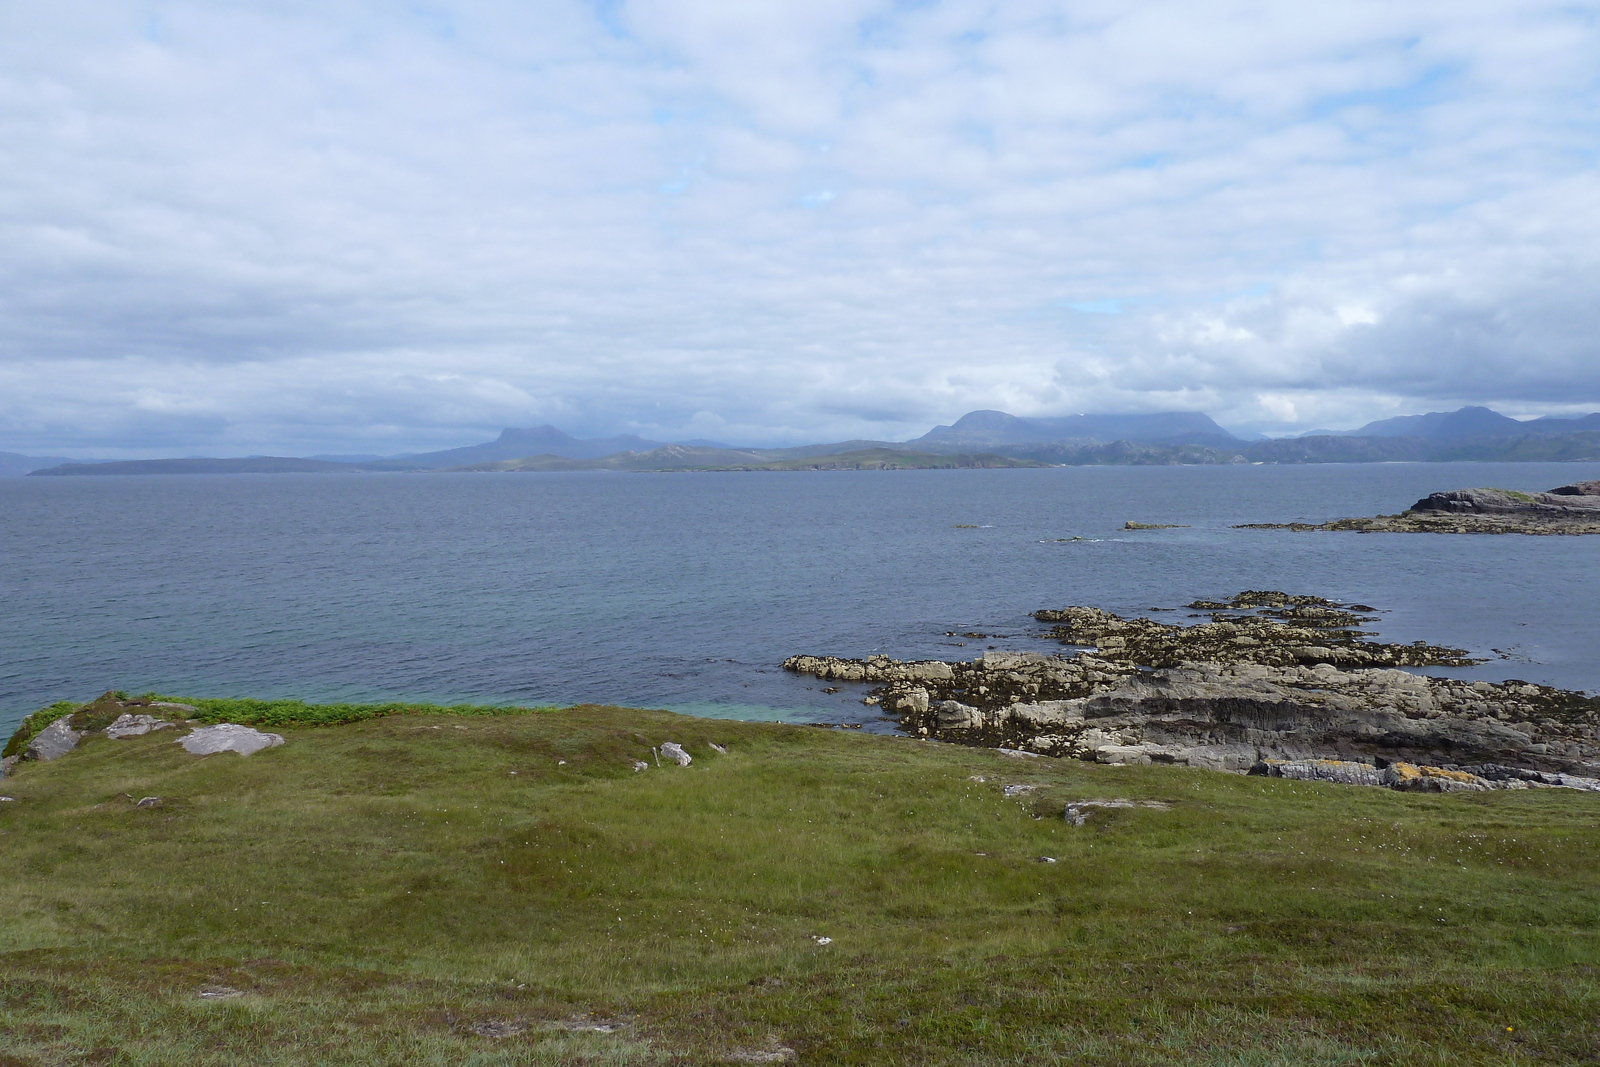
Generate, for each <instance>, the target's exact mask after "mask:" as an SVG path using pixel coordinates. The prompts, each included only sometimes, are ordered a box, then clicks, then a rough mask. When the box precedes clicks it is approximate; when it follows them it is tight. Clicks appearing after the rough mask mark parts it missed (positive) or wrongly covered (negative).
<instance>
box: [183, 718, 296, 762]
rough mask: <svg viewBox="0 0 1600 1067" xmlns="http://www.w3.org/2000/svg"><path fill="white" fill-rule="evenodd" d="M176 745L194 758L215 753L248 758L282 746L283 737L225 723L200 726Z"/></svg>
mask: <svg viewBox="0 0 1600 1067" xmlns="http://www.w3.org/2000/svg"><path fill="white" fill-rule="evenodd" d="M176 743H177V744H180V745H182V746H183V749H184V751H185V752H189V753H192V754H194V755H196V756H209V755H212V754H213V753H217V752H237V753H239V755H241V756H248V755H250V753H252V752H260V751H261V750H262V749H264V748H274V747H276V746H278V745H281V744H283V737H282V736H281V735H279V734H264V733H262V732H261V731H260V730H256V729H253V728H251V727H249V726H238V725H235V724H234V723H231V722H225V723H221V724H219V725H217V726H202V727H200V729H198V730H195V731H194V732H192V733H190V734H189V735H188V736H186V737H181V738H179V739H178V741H177V742H176Z"/></svg>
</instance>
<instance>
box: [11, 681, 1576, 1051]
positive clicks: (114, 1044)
mask: <svg viewBox="0 0 1600 1067" xmlns="http://www.w3.org/2000/svg"><path fill="white" fill-rule="evenodd" d="M188 702H189V703H193V704H196V705H197V706H200V707H202V708H203V709H204V717H206V718H208V719H210V718H218V719H220V718H232V719H233V720H234V721H240V720H241V719H246V718H247V716H246V715H243V714H240V711H241V710H243V711H249V710H250V709H251V708H255V709H257V711H259V713H260V715H261V717H259V718H257V719H255V720H254V721H257V722H261V723H270V724H272V725H273V728H274V729H277V730H278V731H279V732H281V733H283V734H284V735H285V737H287V738H288V744H286V745H284V746H282V747H280V748H276V749H271V750H268V751H265V752H261V753H258V754H257V755H254V756H251V757H248V758H241V757H238V756H235V755H232V754H224V755H219V756H212V757H206V758H203V759H202V758H196V757H192V756H189V755H187V754H186V753H184V752H183V750H182V749H181V748H179V747H178V746H176V745H174V744H172V740H173V734H172V733H171V732H161V733H156V734H152V735H148V736H146V737H142V738H136V739H133V740H129V741H120V742H117V741H108V740H105V739H98V740H91V741H89V742H88V743H87V744H86V745H85V747H84V748H83V749H82V750H81V751H79V752H76V753H73V754H71V755H69V756H67V757H64V758H62V759H60V760H57V761H54V762H52V763H47V764H28V765H24V766H23V767H22V768H21V770H20V772H19V773H18V774H17V775H16V776H15V777H13V778H9V779H5V780H4V782H3V784H0V792H3V793H4V794H5V795H8V796H12V797H15V798H16V801H15V802H14V803H3V804H0V856H3V857H4V862H3V863H0V895H3V899H4V900H5V901H6V904H7V907H6V908H5V910H4V912H3V917H0V1035H4V1036H3V1038H0V1050H3V1051H0V1067H17V1065H30V1067H31V1065H45V1064H49V1065H55V1064H78V1063H105V1064H120V1065H129V1067H133V1065H157V1064H160V1065H169V1064H178V1063H181V1064H186V1065H188V1064H194V1065H245V1064H248V1065H251V1067H262V1065H279V1064H282V1065H289V1064H294V1065H300V1064H329V1065H345V1064H352V1065H353V1064H361V1065H369V1064H374V1065H375V1064H383V1065H389V1064H393V1065H397V1067H398V1065H408V1067H409V1065H416V1064H473V1065H484V1067H488V1065H502V1064H503V1065H511V1064H576V1063H594V1064H667V1063H675V1064H676V1063H683V1064H689V1063H714V1062H722V1061H724V1060H725V1059H726V1057H727V1056H728V1055H729V1054H730V1053H731V1052H733V1051H735V1050H746V1051H759V1050H764V1049H769V1048H774V1047H776V1046H778V1045H783V1046H787V1047H790V1048H793V1049H796V1050H797V1051H798V1052H799V1056H800V1062H801V1063H813V1064H830V1065H832V1064H838V1065H845V1064H874V1065H876V1064H905V1065H924V1064H950V1065H978V1064H1007V1065H1011V1064H1105V1065H1112V1064H1117V1065H1123V1064H1203V1065H1223V1064H1227V1065H1267V1064H1284V1065H1289V1064H1293V1065H1301V1064H1318V1065H1321V1064H1326V1065H1345V1064H1386V1065H1387V1064H1393V1065H1401V1064H1404V1065H1408V1067H1409V1065H1418V1064H1439V1065H1443V1064H1451V1065H1460V1064H1496V1065H1499V1064H1571V1063H1581V1062H1600V1060H1597V1059H1596V1055H1597V1049H1600V1024H1597V1022H1596V1020H1597V1019H1600V829H1597V820H1596V816H1597V815H1600V796H1596V795H1592V794H1583V793H1576V792H1571V791H1565V790H1530V791H1518V792H1495V793H1486V794H1468V795H1447V796H1427V795H1413V794H1400V793H1391V792H1386V791H1382V790H1365V789H1357V788H1350V787H1340V786H1333V785H1318V784H1313V783H1298V782H1291V781H1284V780H1275V779H1260V778H1245V777H1238V776H1232V775H1225V774H1216V773H1210V772H1205V771H1194V770H1188V769H1177V768H1161V767H1097V766H1093V765H1087V764H1083V763H1077V762H1070V761H1055V760H1027V761H1019V760H1011V759H1007V758H1006V757H1003V756H1001V755H999V754H997V753H994V752H990V751H985V750H979V749H968V748H960V747H956V746H948V745H939V744H931V743H925V742H916V741H911V740H905V739H899V738H885V737H873V736H862V735H860V734H857V733H854V732H845V731H827V730H819V729H814V728H805V727H792V726H777V725H763V724H754V723H740V722H724V721H716V720H706V719H692V718H685V717H680V716H674V715H670V714H667V713H663V712H646V711H633V710H625V709H618V708H599V707H581V708H573V709H567V710H561V711H555V710H543V711H530V712H526V713H521V714H511V713H508V712H507V711H506V709H496V710H495V713H493V714H476V715H467V714H424V713H420V712H417V711H414V710H412V711H409V713H405V714H400V713H389V714H384V715H381V716H377V717H361V718H360V719H359V721H353V722H347V721H345V720H344V719H343V718H341V714H342V713H328V714H327V715H326V716H325V718H326V720H327V721H335V722H343V723H344V724H343V725H332V726H318V727H306V726H292V725H285V723H289V722H305V721H308V716H309V719H310V720H311V721H317V716H320V715H322V714H323V713H322V712H317V711H315V709H312V712H310V713H302V714H301V717H300V718H295V717H294V715H291V714H290V712H291V711H293V710H294V709H293V708H291V707H290V706H287V705H277V704H260V705H255V704H251V705H245V704H236V703H228V704H223V703H222V702H202V701H193V700H191V701H188ZM299 707H300V708H302V709H304V708H305V706H304V705H300V706H299ZM272 708H277V709H278V710H277V711H275V712H274V711H270V710H268V709H272ZM401 710H406V709H398V708H397V709H391V712H395V711H401ZM273 715H277V716H279V717H278V718H276V719H275V718H272V717H271V716H273ZM667 740H673V741H678V742H680V743H682V744H684V745H686V746H687V747H688V749H689V751H690V752H691V753H693V755H694V757H695V761H694V764H693V765H692V766H690V767H687V768H678V767H676V766H672V765H670V764H668V765H667V766H663V767H661V768H659V769H658V768H656V767H655V766H653V765H652V766H651V768H650V769H649V770H648V771H645V772H639V773H636V772H634V771H633V770H632V769H631V761H632V760H634V759H640V758H642V759H644V760H646V761H648V762H651V763H652V764H653V763H654V760H653V757H652V756H651V752H650V750H651V747H652V746H653V745H658V744H660V743H661V742H662V741H667ZM713 741H714V742H718V743H721V744H724V745H727V746H728V747H729V753H728V755H726V756H722V755H718V754H716V753H714V752H713V751H712V750H711V748H710V747H709V744H708V742H713ZM563 760H564V761H565V763H562V762H561V761H563ZM513 772H515V773H513ZM972 776H981V777H984V778H986V779H987V781H985V782H975V781H972V780H971V778H972ZM1010 783H1028V784H1033V785H1035V786H1037V791H1036V792H1034V793H1033V794H1031V795H1027V796H1022V797H1016V798H1006V797H1003V796H1002V795H1001V787H1002V786H1003V785H1005V784H1010ZM147 796H159V797H161V798H163V799H162V801H161V802H160V803H159V804H157V805H152V806H147V807H138V806H137V805H136V803H135V802H136V801H137V800H138V799H139V798H141V797H147ZM1112 797H1130V798H1135V799H1150V800H1160V801H1164V802H1166V803H1168V804H1170V805H1171V808H1170V810H1165V811H1162V810H1153V809H1147V808H1139V809H1111V810H1099V811H1096V812H1095V813H1094V814H1093V815H1092V816H1091V819H1090V823H1089V825H1087V826H1084V827H1081V828H1074V827H1072V826H1070V825H1068V824H1067V823H1066V822H1065V821H1064V820H1063V819H1062V818H1061V817H1060V816H1061V811H1062V806H1063V805H1064V804H1065V802H1066V801H1067V800H1078V799H1091V798H1112ZM979 853H983V855H979ZM1042 856H1050V857H1053V858H1054V859H1055V860H1056V862H1055V863H1041V862H1038V859H1039V857H1042ZM816 937H830V938H832V939H833V941H832V943H831V944H829V945H826V946H824V945H819V944H818V943H817V942H816V941H815V940H814V938H816ZM207 984H211V985H225V986H230V987H233V988H235V989H238V990H241V991H243V992H244V995H243V996H239V997H235V998H230V999H225V1000H216V1001H213V1000H205V999H202V998H200V997H199V996H198V995H197V994H198V991H199V989H200V987H201V986H203V985H207ZM585 1019H589V1020H593V1019H609V1020H616V1021H619V1022H620V1023H622V1024H624V1025H622V1026H621V1028H620V1029H618V1030H617V1032H615V1033H609V1034H602V1033H579V1032H571V1031H568V1030H562V1029H557V1028H555V1027H554V1026H553V1025H552V1024H556V1023H560V1022H561V1021H563V1020H580V1021H581V1020H585ZM492 1021H497V1022H501V1023H510V1024H516V1026H520V1027H525V1028H526V1029H525V1030H524V1031H523V1032H521V1033H517V1034H514V1035H512V1036H505V1037H484V1036H479V1035H478V1034H477V1033H475V1032H474V1031H473V1029H472V1027H473V1026H475V1025H478V1026H481V1024H483V1023H486V1022H492ZM513 1028H515V1027H513Z"/></svg>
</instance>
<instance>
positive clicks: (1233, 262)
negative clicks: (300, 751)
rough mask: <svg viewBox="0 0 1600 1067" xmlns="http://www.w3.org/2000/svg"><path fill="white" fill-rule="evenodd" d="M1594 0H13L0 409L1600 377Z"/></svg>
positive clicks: (1458, 387) (328, 409)
mask: <svg viewBox="0 0 1600 1067" xmlns="http://www.w3.org/2000/svg"><path fill="white" fill-rule="evenodd" d="M1597 77H1600V4H1593V3H1576V4H1574V3H1549V4H1545V3H1539V2H1537V0H1515V2H1496V0H1447V2H1446V0H1440V2H1433V0H1412V2H1409V3H1404V4H1396V3H1393V2H1392V0H1383V2H1363V0H1345V2H1342V3H1339V4H1308V3H1305V2H1304V0H1288V2H1277V0H1265V2H1258V3H1224V2H1214V0H1181V2H1170V3H1166V2H1156V3H1137V2H1123V3H1106V2H1095V0H1088V2H1081V3H1070V4H1068V3H1055V2H1044V0H1039V2H1035V0H1007V2H1006V3H1003V4H992V3H976V2H947V3H884V2H867V0H766V2H761V0H752V2H748V3H729V2H727V0H649V2H617V0H595V2H592V3H567V2H561V0H543V2H539V0H535V2H532V3H528V2H522V3H511V2H507V3H494V2H487V0H486V2H478V3H470V4H467V3H461V4H456V3H448V2H446V3H434V4H427V3H424V4H418V5H415V6H405V5H390V4H375V3H373V4H368V3H358V2H340V0H317V2H315V3H296V2H294V0H274V2H273V3H270V4H268V3H240V2H237V0H230V2H226V3H223V2H217V3H206V2H199V0H196V2H187V3H182V2H171V3H169V2H154V3H138V2H131V3H130V2H127V0H117V2H101V0H52V3H50V4H8V5H4V6H3V7H0V449H10V450H13V451H26V452H35V453H38V452H54V453H63V452H64V453H67V454H84V455H87V454H95V455H143V454H197V453H203V454H213V455H237V454H243V453H249V452H276V453H290V454H304V453H309V452H317V451H359V452H378V453H386V452H395V451H402V450H411V449H421V448H429V447H444V446H448V445H454V444H460V443H465V442H469V441H474V440H481V439H483V438H484V436H485V435H486V434H488V433H492V432H494V431H496V430H498V429H499V428H500V427H501V426H504V425H535V424H538V423H543V422H553V423H555V424H557V425H559V426H562V427H564V428H566V429H568V430H569V431H572V432H574V433H579V434H583V435H590V434H611V433H618V432H635V433H640V434H643V435H646V436H651V437H657V438H679V439H682V438H691V437H700V438H714V439H721V440H727V441H734V442H739V443H778V442H787V441H795V440H824V439H840V438H846V437H855V436H865V437H876V438H901V437H905V436H908V435H912V434H919V433H921V432H923V431H925V430H926V429H928V427H929V426H930V425H932V424H933V423H934V422H936V421H946V422H947V421H949V420H950V419H952V418H954V417H956V416H958V415H960V414H961V413H962V412H965V411H967V410H970V409H973V408H983V407H994V408H1001V409H1004V410H1007V411H1011V412H1013V413H1016V414H1022V415H1048V414H1065V413H1072V412H1077V411H1101V412H1111V411H1142V410H1161V409H1170V408H1191V409H1201V410H1205V411H1208V412H1210V413H1211V414H1212V415H1214V416H1215V417H1217V418H1218V419H1219V421H1221V422H1223V423H1224V425H1228V426H1230V427H1233V428H1237V429H1247V428H1258V429H1265V430H1268V431H1288V430H1294V429H1304V428H1308V427H1312V426H1337V427H1345V426H1353V425H1357V424H1359V423H1361V422H1364V421H1366V420H1368V419H1370V418H1378V417H1383V416H1386V415H1390V414H1396V413H1405V412H1413V411H1423V410H1430V409H1438V408H1447V407H1455V406H1458V405H1459V404H1462V403H1488V404H1491V405H1493V406H1496V407H1499V408H1500V409H1501V410H1505V411H1507V412H1508V413H1512V414H1518V415H1532V414H1540V413H1546V412H1567V411H1588V410H1594V409H1596V408H1600V343H1597V341H1596V338H1600V297H1597V295H1596V294H1597V293H1600V176H1597V162H1600V159H1597V149H1600V82H1597Z"/></svg>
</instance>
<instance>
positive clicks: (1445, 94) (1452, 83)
mask: <svg viewBox="0 0 1600 1067" xmlns="http://www.w3.org/2000/svg"><path fill="white" fill-rule="evenodd" d="M1464 73H1465V68H1464V67H1463V66H1462V65H1461V64H1459V63H1440V64H1437V65H1435V66H1432V67H1429V68H1428V69H1427V70H1425V71H1423V72H1422V74H1421V75H1420V76H1418V77H1416V78H1413V79H1412V80H1411V81H1409V82H1407V83H1406V84H1404V85H1394V86H1390V87H1388V88H1386V89H1357V90H1353V91H1351V92H1347V93H1333V94H1331V95H1329V96H1323V97H1319V98H1317V99H1316V100H1313V101H1312V102H1311V103H1310V104H1309V105H1308V106H1307V108H1306V114H1307V115H1308V116H1309V117H1311V118H1314V119H1328V118H1335V117H1337V116H1338V115H1339V114H1340V113H1341V112H1345V111H1349V110H1351V109H1353V108H1372V109H1375V110H1378V111H1383V112H1388V113H1391V114H1405V113H1408V112H1417V111H1421V110H1423V109H1424V108H1428V107H1432V106H1434V105H1436V104H1441V103H1443V102H1444V101H1446V100H1447V99H1449V98H1450V97H1452V96H1453V95H1455V93H1456V91H1457V89H1456V86H1457V85H1458V84H1459V83H1460V81H1461V75H1462V74H1464Z"/></svg>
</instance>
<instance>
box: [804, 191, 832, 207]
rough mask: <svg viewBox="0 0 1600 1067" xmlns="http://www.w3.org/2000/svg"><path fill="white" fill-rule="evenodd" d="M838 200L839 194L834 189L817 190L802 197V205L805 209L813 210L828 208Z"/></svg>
mask: <svg viewBox="0 0 1600 1067" xmlns="http://www.w3.org/2000/svg"><path fill="white" fill-rule="evenodd" d="M838 198H839V194H838V193H836V192H834V191H833V190H832V189H816V190H813V191H812V192H809V193H805V194H804V195H802V196H801V197H800V204H801V206H803V207H811V208H819V207H826V206H827V205H829V204H831V203H833V202H834V201H835V200H837V199H838Z"/></svg>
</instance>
